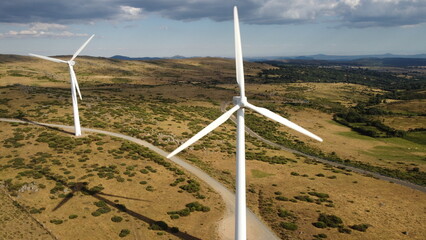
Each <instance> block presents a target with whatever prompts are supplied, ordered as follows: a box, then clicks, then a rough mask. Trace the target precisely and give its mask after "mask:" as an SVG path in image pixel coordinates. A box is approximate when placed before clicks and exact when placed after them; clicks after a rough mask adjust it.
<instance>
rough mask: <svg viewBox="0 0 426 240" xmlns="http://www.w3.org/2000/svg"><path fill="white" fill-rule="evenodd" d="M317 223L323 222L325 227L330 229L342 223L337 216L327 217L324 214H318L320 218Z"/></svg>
mask: <svg viewBox="0 0 426 240" xmlns="http://www.w3.org/2000/svg"><path fill="white" fill-rule="evenodd" d="M318 221H319V222H323V223H325V224H326V226H327V227H332V228H336V227H339V225H341V224H342V223H343V221H342V219H341V218H339V217H338V216H336V215H328V214H324V213H321V214H320V216H319V217H318Z"/></svg>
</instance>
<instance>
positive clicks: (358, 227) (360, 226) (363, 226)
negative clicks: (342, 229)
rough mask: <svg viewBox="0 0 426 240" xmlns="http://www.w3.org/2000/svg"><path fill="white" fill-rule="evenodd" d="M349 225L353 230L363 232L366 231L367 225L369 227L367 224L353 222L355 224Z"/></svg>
mask: <svg viewBox="0 0 426 240" xmlns="http://www.w3.org/2000/svg"><path fill="white" fill-rule="evenodd" d="M349 227H350V228H352V229H353V230H357V231H360V232H365V231H367V229H368V227H370V225H369V224H355V225H352V226H349Z"/></svg>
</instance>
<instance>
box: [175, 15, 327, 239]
mask: <svg viewBox="0 0 426 240" xmlns="http://www.w3.org/2000/svg"><path fill="white" fill-rule="evenodd" d="M234 33H235V62H236V73H237V82H238V85H239V87H240V96H238V97H234V99H233V100H234V104H235V106H234V107H233V108H231V109H230V110H228V111H227V112H225V113H224V114H223V115H222V116H220V117H219V118H218V119H216V120H215V121H213V122H212V123H210V124H209V125H208V126H207V127H206V128H204V129H203V130H201V131H200V132H198V133H197V134H196V135H194V136H193V137H192V138H190V139H189V140H188V141H186V142H185V143H184V144H182V145H181V146H180V147H178V148H177V149H176V150H174V151H173V152H172V153H170V154H169V155H168V156H167V158H171V157H173V156H174V155H176V154H177V153H179V152H180V151H182V150H183V149H185V148H187V147H188V146H190V145H191V144H193V143H194V142H196V141H197V140H199V139H200V138H202V137H203V136H205V135H206V134H208V133H209V132H211V131H213V130H214V129H215V128H217V127H218V126H219V125H221V124H222V123H224V122H225V121H226V120H228V119H229V118H230V117H231V116H232V114H233V113H234V112H237V153H236V157H237V168H236V170H237V179H236V188H237V189H236V212H235V239H236V240H246V239H247V237H246V235H247V234H246V176H245V136H244V127H245V125H244V109H245V108H249V109H251V110H254V111H255V112H258V113H260V114H262V115H264V116H266V117H268V118H270V119H273V120H275V121H277V122H279V123H281V124H283V125H285V126H287V127H289V128H291V129H294V130H296V131H298V132H300V133H303V134H305V135H307V136H309V137H311V138H313V139H315V140H318V141H320V142H322V139H321V138H320V137H318V136H316V135H315V134H313V133H311V132H309V131H308V130H306V129H304V128H302V127H300V126H298V125H297V124H295V123H292V122H290V121H289V120H287V119H285V118H283V117H281V116H279V115H277V114H276V113H273V112H271V111H269V110H268V109H266V108H261V107H256V106H254V105H252V104H250V103H248V102H247V98H246V96H245V90H244V69H243V56H242V50H241V38H240V26H239V20H238V10H237V7H234Z"/></svg>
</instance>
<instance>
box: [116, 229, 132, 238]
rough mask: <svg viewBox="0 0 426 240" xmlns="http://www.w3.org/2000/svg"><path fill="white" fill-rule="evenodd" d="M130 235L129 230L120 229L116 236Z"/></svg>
mask: <svg viewBox="0 0 426 240" xmlns="http://www.w3.org/2000/svg"><path fill="white" fill-rule="evenodd" d="M129 234H130V230H129V229H122V230H121V232H120V233H119V234H118V236H119V237H125V236H127V235H129Z"/></svg>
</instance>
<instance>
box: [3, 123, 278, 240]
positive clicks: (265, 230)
mask: <svg viewBox="0 0 426 240" xmlns="http://www.w3.org/2000/svg"><path fill="white" fill-rule="evenodd" d="M0 121H2V122H11V123H29V124H34V125H38V126H44V127H55V128H61V129H67V130H74V126H65V125H59V124H47V123H39V122H31V121H23V120H18V119H8V118H0ZM81 130H82V131H83V132H93V133H101V134H105V135H109V136H113V137H118V138H122V139H125V140H128V141H131V142H134V143H136V144H139V145H141V146H144V147H147V148H149V149H150V150H152V151H154V152H156V153H158V154H160V155H161V156H163V157H166V156H167V155H168V154H169V153H168V152H166V151H164V150H162V149H160V148H158V147H156V146H154V145H152V144H150V143H148V142H146V141H143V140H140V139H137V138H134V137H130V136H127V135H124V134H120V133H114V132H108V131H104V130H98V129H92V128H82V129H81ZM170 160H171V161H173V162H174V163H176V164H177V165H179V166H181V167H183V168H184V169H186V170H187V171H188V172H190V173H192V174H194V175H195V176H197V177H198V178H200V179H201V180H203V181H204V182H206V183H207V184H208V185H209V186H210V187H211V188H213V189H214V190H215V191H216V192H217V193H219V194H220V195H221V196H222V199H223V201H224V203H225V207H226V209H225V214H224V217H223V219H222V220H221V221H220V222H219V226H218V232H219V235H220V237H221V239H222V240H231V239H234V232H235V229H234V219H235V216H234V215H235V214H234V213H235V204H234V203H235V194H234V193H233V192H231V191H230V190H228V189H227V188H226V187H225V186H223V185H222V184H221V183H219V182H218V181H217V180H215V179H214V178H212V177H210V176H209V175H208V174H207V173H205V172H203V171H202V170H201V169H199V168H197V167H195V166H193V165H191V164H189V163H187V162H185V161H184V160H182V159H181V158H179V157H176V156H175V157H172V158H171V159H170ZM247 239H250V240H279V239H280V238H279V237H277V236H276V235H275V234H274V233H273V232H272V231H271V230H270V229H269V227H268V226H266V224H265V223H263V222H262V221H261V220H260V219H259V218H258V217H257V216H256V215H255V214H254V213H253V212H252V211H251V210H250V209H248V208H247Z"/></svg>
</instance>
